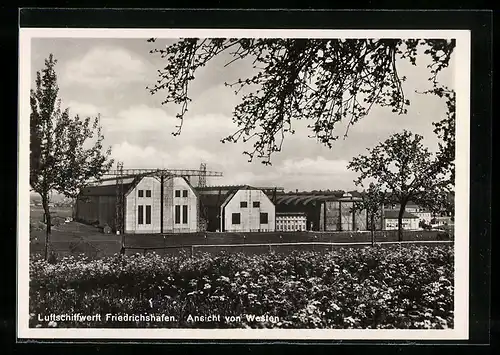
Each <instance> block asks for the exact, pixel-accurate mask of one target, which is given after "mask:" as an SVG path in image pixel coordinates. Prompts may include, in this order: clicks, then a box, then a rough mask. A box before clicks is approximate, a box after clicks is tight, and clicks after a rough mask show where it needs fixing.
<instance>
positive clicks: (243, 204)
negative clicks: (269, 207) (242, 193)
mask: <svg viewBox="0 0 500 355" xmlns="http://www.w3.org/2000/svg"><path fill="white" fill-rule="evenodd" d="M252 205H253V208H259V207H260V201H254V202H253V204H252ZM247 207H248V202H247V201H241V202H240V208H247Z"/></svg>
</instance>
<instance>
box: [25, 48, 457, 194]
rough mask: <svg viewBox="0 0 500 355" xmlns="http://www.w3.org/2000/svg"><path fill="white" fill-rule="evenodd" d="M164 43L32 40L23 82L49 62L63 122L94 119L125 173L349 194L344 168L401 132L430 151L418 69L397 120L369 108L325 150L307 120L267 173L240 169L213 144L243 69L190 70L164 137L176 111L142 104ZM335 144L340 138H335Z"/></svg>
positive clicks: (229, 126) (234, 149)
mask: <svg viewBox="0 0 500 355" xmlns="http://www.w3.org/2000/svg"><path fill="white" fill-rule="evenodd" d="M171 41H173V40H159V41H157V42H156V43H154V44H152V43H148V42H147V41H146V39H102V38H101V39H85V38H75V39H67V38H43V39H33V40H32V44H31V45H32V48H31V51H32V52H31V53H32V67H31V74H32V78H34V75H35V73H36V71H38V70H41V69H42V68H43V66H44V59H45V58H46V57H48V55H49V54H50V53H52V54H53V55H54V56H55V58H56V59H57V60H58V64H57V66H56V71H57V73H58V83H59V87H60V98H61V99H62V103H63V106H64V107H69V108H70V111H71V113H72V114H80V115H83V116H88V115H91V116H95V115H97V113H100V114H101V124H102V126H103V133H104V135H105V145H107V146H111V147H112V155H113V158H114V159H115V160H118V161H123V163H124V167H125V168H162V167H163V168H191V169H197V168H198V167H199V166H200V163H201V162H205V163H206V164H207V168H208V169H209V170H215V171H221V172H223V174H224V177H222V178H208V179H207V180H208V181H207V182H208V184H209V185H218V184H224V185H230V184H250V185H259V186H263V185H266V186H281V187H284V188H285V189H286V190H295V189H298V190H313V189H354V184H353V179H354V178H355V177H356V176H355V174H354V173H352V172H350V171H348V170H347V169H346V165H347V163H348V161H349V160H351V159H352V158H353V157H354V156H356V155H358V154H360V153H364V152H365V151H366V148H369V147H373V146H374V145H376V144H377V143H378V142H379V141H381V140H384V139H386V138H387V137H388V136H389V135H391V134H393V133H395V132H399V131H401V130H403V129H409V130H411V131H413V132H415V133H419V134H422V135H423V136H424V137H425V140H424V141H425V143H426V144H427V145H428V146H429V147H430V148H431V149H435V147H436V145H437V141H436V139H435V137H434V134H433V133H432V130H433V127H432V122H433V121H437V120H440V119H441V118H443V117H444V115H445V105H444V102H443V101H440V100H439V99H438V98H436V97H434V96H429V95H422V94H417V93H414V90H415V89H416V90H419V91H422V90H425V89H427V88H429V85H430V83H429V82H428V81H427V80H426V79H427V77H428V69H426V68H425V66H426V64H427V62H425V60H420V61H417V64H418V66H417V67H413V66H410V65H406V64H405V65H403V64H400V65H399V72H400V76H403V75H404V76H406V77H407V78H408V80H407V82H406V83H405V87H406V91H405V94H406V96H407V97H408V98H409V99H410V100H411V106H410V107H409V110H408V114H407V115H397V114H393V113H392V112H391V110H390V109H389V108H378V107H374V108H373V109H372V111H371V113H370V115H369V116H367V117H365V118H363V119H362V120H361V121H360V122H359V123H357V124H356V125H355V126H354V127H352V128H351V129H350V131H349V132H350V133H349V137H348V138H347V139H345V140H343V139H339V140H338V141H336V142H334V143H333V147H332V149H329V148H328V147H325V146H323V145H321V144H319V143H317V141H316V140H314V139H312V138H308V134H309V133H310V132H309V131H308V130H307V127H306V126H307V124H308V123H310V122H308V121H307V120H301V121H297V122H294V123H293V127H294V129H295V131H296V134H295V135H294V136H289V137H287V138H286V139H285V142H284V145H283V151H282V152H279V153H276V154H275V155H274V156H273V158H272V163H273V165H272V166H264V165H263V164H262V163H260V161H259V160H256V161H255V162H252V163H248V161H247V157H246V156H244V155H243V154H242V152H243V151H244V150H245V146H244V145H243V143H241V144H231V145H228V144H222V143H220V139H221V138H223V137H225V136H227V135H229V134H231V133H233V132H234V131H235V130H236V125H235V124H234V123H233V122H232V111H233V109H234V106H235V105H236V104H238V103H239V102H240V97H238V96H235V95H234V92H233V90H231V89H230V88H226V87H224V82H231V81H234V80H236V79H238V78H239V77H242V76H243V77H246V76H247V75H248V68H247V66H246V65H245V64H244V63H242V64H238V63H235V64H233V65H231V66H229V67H226V68H224V67H223V65H224V64H225V61H226V60H227V58H222V57H221V58H220V59H218V60H217V61H214V62H213V63H210V64H209V65H207V66H206V67H205V68H203V69H202V70H200V71H199V72H198V73H197V75H196V80H195V81H194V82H193V85H192V87H191V88H190V90H191V92H190V97H191V98H192V99H193V101H192V103H191V106H190V107H189V112H188V113H187V114H186V117H185V120H184V125H183V130H182V133H181V135H180V136H177V137H174V136H172V134H171V133H172V132H174V131H175V130H176V128H175V126H176V125H177V124H178V120H177V119H176V118H175V114H176V112H177V109H178V108H177V107H175V106H162V105H161V101H162V99H163V96H162V94H161V93H159V94H156V95H151V94H150V93H149V92H148V90H146V86H153V85H154V83H155V81H156V80H157V70H158V69H159V68H162V67H163V66H164V65H165V63H164V62H163V61H164V60H163V59H161V58H160V57H159V56H158V55H155V54H150V53H149V51H150V50H151V49H153V48H155V47H156V48H158V47H160V46H163V45H165V44H167V43H169V42H171ZM451 64H452V65H451V66H450V68H449V69H446V71H444V72H443V73H441V74H440V81H441V82H442V83H444V84H447V85H450V86H452V78H453V76H452V71H453V60H452V63H451ZM339 135H340V136H342V134H340V132H339Z"/></svg>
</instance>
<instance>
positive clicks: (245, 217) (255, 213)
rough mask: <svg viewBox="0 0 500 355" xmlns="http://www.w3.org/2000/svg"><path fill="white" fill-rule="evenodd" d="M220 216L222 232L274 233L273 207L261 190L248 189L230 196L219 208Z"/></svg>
mask: <svg viewBox="0 0 500 355" xmlns="http://www.w3.org/2000/svg"><path fill="white" fill-rule="evenodd" d="M221 216H223V218H221V226H220V230H221V231H224V232H273V231H275V226H276V219H275V207H274V204H273V203H272V201H271V200H270V199H269V197H268V196H267V195H266V194H265V193H264V192H263V191H262V190H258V189H254V188H251V187H248V188H242V189H239V190H238V191H236V192H234V193H232V194H230V195H229V196H228V198H227V199H226V201H224V203H223V204H222V206H221Z"/></svg>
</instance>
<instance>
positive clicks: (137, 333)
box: [17, 28, 471, 340]
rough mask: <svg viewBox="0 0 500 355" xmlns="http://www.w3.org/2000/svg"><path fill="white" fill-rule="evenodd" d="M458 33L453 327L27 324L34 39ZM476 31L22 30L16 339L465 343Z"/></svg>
mask: <svg viewBox="0 0 500 355" xmlns="http://www.w3.org/2000/svg"><path fill="white" fill-rule="evenodd" d="M149 37H157V38H182V37H184V38H186V37H202V38H207V37H211V38H213V37H235V38H237V37H287V38H361V37H370V38H455V39H456V48H455V56H456V65H455V80H456V82H455V90H456V99H457V101H456V109H457V112H456V182H455V190H456V201H457V202H456V203H455V210H456V211H455V230H456V232H455V302H454V307H455V308H454V315H455V319H454V325H455V327H454V329H445V330H420V329H419V330H372V329H366V330H358V329H353V330H340V329H331V330H328V329H170V328H166V329H143V328H134V329H117V328H113V329H110V328H107V329H97V328H92V329H88V328H85V329H83V328H72V329H58V328H29V307H28V305H29V249H30V246H29V238H27V237H26V236H27V235H29V215H30V209H29V190H30V188H29V140H30V137H29V135H30V133H29V132H30V130H29V124H30V123H29V122H30V120H29V117H30V104H29V92H30V86H31V75H30V72H31V71H30V68H31V39H32V38H144V39H146V38H149ZM470 48H471V43H470V31H468V30H274V29H273V30H267V29H266V30H264V29H118V28H117V29H87V28H72V29H66V28H64V29H63V28H60V29H54V28H20V37H19V118H18V120H19V135H18V137H19V143H18V216H17V223H18V225H17V230H18V233H17V236H18V237H17V247H18V253H17V258H18V259H17V262H18V265H17V266H18V268H17V281H18V284H17V292H18V298H17V331H18V332H17V336H18V338H20V339H59V338H75V339H89V340H90V339H124V340H125V339H127V340H130V339H186V340H189V339H214V340H215V339H221V340H222V339H228V340H232V339H234V340H236V339H239V340H242V339H246V340H340V339H342V340H465V339H468V336H469V331H468V328H469V233H468V231H469V166H470V157H469V154H470V135H469V132H470V58H471V53H470Z"/></svg>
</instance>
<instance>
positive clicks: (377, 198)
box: [353, 182, 387, 245]
mask: <svg viewBox="0 0 500 355" xmlns="http://www.w3.org/2000/svg"><path fill="white" fill-rule="evenodd" d="M361 198H362V200H361V201H357V202H355V203H354V206H353V208H354V210H356V211H366V216H367V220H368V226H367V227H368V228H369V230H370V233H371V242H372V245H375V223H376V221H377V219H382V216H381V213H382V208H381V206H383V204H384V203H385V202H386V199H387V193H386V191H384V190H382V189H381V188H380V186H379V185H377V184H374V183H373V182H371V183H370V185H369V187H368V190H366V191H365V192H364V193H362V194H361Z"/></svg>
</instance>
